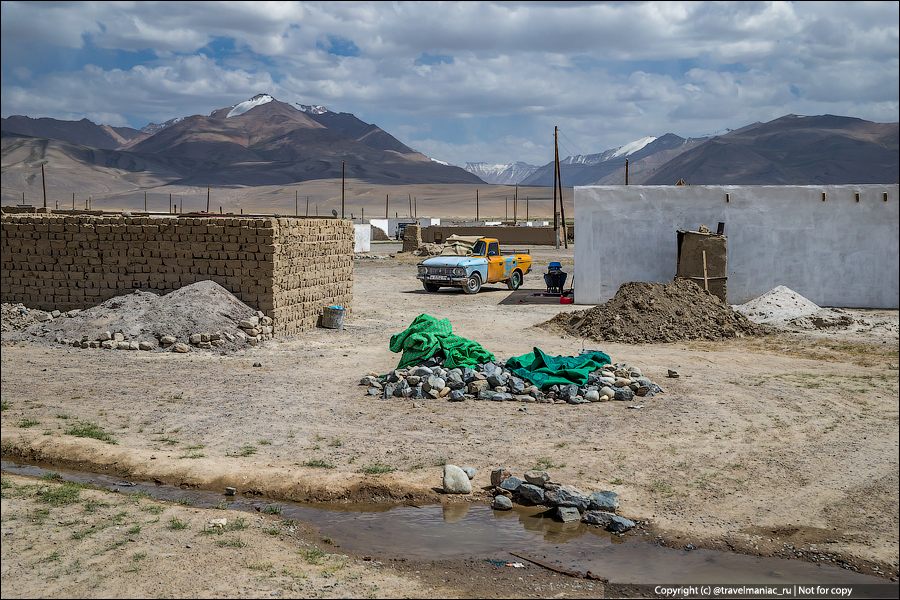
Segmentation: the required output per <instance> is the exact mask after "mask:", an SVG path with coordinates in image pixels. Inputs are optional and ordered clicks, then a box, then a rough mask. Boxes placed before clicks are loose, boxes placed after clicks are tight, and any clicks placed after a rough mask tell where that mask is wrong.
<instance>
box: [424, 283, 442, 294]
mask: <svg viewBox="0 0 900 600" xmlns="http://www.w3.org/2000/svg"><path fill="white" fill-rule="evenodd" d="M422 285H424V286H425V291H426V292H436V291H438V290H439V289H441V286H439V285H438V284H436V283H427V282H425V281H423V282H422Z"/></svg>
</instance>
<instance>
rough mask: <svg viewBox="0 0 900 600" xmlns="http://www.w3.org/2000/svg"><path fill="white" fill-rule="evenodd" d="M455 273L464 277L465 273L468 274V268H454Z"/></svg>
mask: <svg viewBox="0 0 900 600" xmlns="http://www.w3.org/2000/svg"><path fill="white" fill-rule="evenodd" d="M453 274H454V275H457V276H459V277H462V276H463V275H465V274H466V268H465V267H456V268H455V269H453Z"/></svg>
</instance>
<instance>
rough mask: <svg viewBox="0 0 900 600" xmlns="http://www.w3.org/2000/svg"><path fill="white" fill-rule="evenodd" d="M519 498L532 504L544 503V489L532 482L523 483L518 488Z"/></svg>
mask: <svg viewBox="0 0 900 600" xmlns="http://www.w3.org/2000/svg"><path fill="white" fill-rule="evenodd" d="M517 493H518V494H519V498H521V499H522V500H523V501H525V502H529V503H531V504H543V503H544V489H543V488H541V487H538V486H536V485H532V484H530V483H523V484H522V485H520V486H519V489H518V490H517Z"/></svg>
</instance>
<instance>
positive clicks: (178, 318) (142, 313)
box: [4, 280, 256, 350]
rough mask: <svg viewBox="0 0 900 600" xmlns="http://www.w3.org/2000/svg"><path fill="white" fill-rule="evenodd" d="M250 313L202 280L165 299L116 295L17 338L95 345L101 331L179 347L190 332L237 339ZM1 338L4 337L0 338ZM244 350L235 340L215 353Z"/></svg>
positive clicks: (154, 294)
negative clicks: (168, 340) (168, 339)
mask: <svg viewBox="0 0 900 600" xmlns="http://www.w3.org/2000/svg"><path fill="white" fill-rule="evenodd" d="M13 314H14V313H13ZM255 314H256V311H255V310H253V309H252V308H250V307H249V306H247V305H246V304H244V303H243V302H241V301H240V300H238V299H237V297H235V296H234V294H232V293H231V292H229V291H228V290H226V289H225V288H223V287H222V286H221V285H219V284H218V283H216V282H214V281H209V280H207V281H199V282H197V283H194V284H191V285H188V286H185V287H183V288H180V289H177V290H175V291H173V292H170V293H168V294H166V295H164V296H162V295H160V294H159V293H157V292H153V291H144V290H135V291H134V292H132V293H130V294H125V295H123V296H116V297H114V298H110V299H109V300H106V301H105V302H103V303H101V304H98V305H97V306H94V307H93V308H89V309H87V310H84V311H81V312H79V313H77V314H75V315H74V316H71V317H68V316H60V317H58V318H55V319H53V320H50V321H46V322H42V323H37V324H30V325H28V326H27V327H25V328H24V329H23V330H22V333H23V334H24V335H23V336H22V339H31V340H34V341H37V342H47V343H58V341H59V340H62V339H70V340H81V339H85V338H86V339H88V340H96V339H98V337H99V336H100V334H102V333H103V332H111V333H115V332H120V333H122V334H124V336H125V339H126V340H133V341H136V342H142V341H148V342H153V343H156V342H158V340H159V339H160V338H161V337H162V336H166V335H171V336H175V337H176V338H177V340H178V341H179V342H187V341H188V339H189V338H190V336H191V335H192V334H195V333H217V332H222V333H224V332H229V333H232V334H238V333H239V332H240V329H239V328H238V323H240V321H241V320H243V319H247V318H249V317H251V316H253V315H255ZM4 315H5V313H4ZM4 322H5V323H7V321H4ZM4 339H7V337H6V336H4ZM243 345H244V343H243V341H242V338H240V337H238V339H237V342H236V343H231V342H228V341H227V340H223V341H222V342H221V345H220V346H219V350H228V349H236V348H237V347H238V346H243Z"/></svg>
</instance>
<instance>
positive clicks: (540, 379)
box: [506, 348, 611, 390]
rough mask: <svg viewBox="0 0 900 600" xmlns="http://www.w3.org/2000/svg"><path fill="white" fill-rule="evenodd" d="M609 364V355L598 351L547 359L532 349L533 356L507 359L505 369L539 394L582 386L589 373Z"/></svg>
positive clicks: (529, 354) (545, 355) (537, 349)
mask: <svg viewBox="0 0 900 600" xmlns="http://www.w3.org/2000/svg"><path fill="white" fill-rule="evenodd" d="M610 362H611V361H610V360H609V355H608V354H606V353H604V352H600V351H599V350H595V351H594V352H589V353H586V354H581V355H579V356H549V355H547V354H544V353H543V352H542V351H541V349H540V348H535V349H534V352H530V353H528V354H523V355H522V356H514V357H512V358H510V359H509V360H508V361H506V368H507V369H509V370H510V371H512V372H513V373H515V374H516V375H518V376H519V377H523V378H525V379H527V380H528V381H530V382H531V383H533V384H534V385H536V386H538V387H539V388H541V389H542V390H543V389H546V388H548V387H550V386H552V385H569V384H570V383H574V384H576V385H578V386H582V385H584V384H585V383H587V380H588V374H589V373H591V372H592V371H596V370H597V369H599V368H600V367H602V366H603V365H608V364H610Z"/></svg>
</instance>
